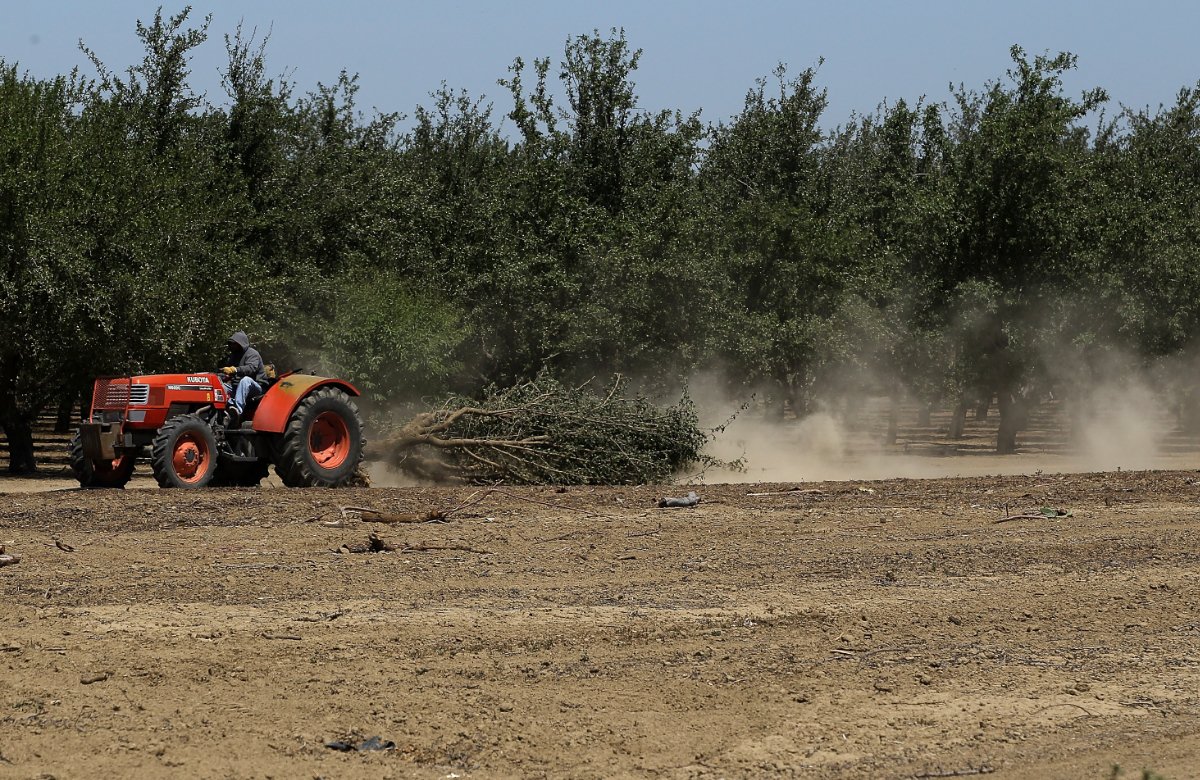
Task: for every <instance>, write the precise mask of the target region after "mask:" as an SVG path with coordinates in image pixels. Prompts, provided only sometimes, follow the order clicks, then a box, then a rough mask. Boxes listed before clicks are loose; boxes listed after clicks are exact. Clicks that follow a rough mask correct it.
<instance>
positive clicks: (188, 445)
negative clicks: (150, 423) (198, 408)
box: [150, 414, 217, 488]
mask: <svg viewBox="0 0 1200 780" xmlns="http://www.w3.org/2000/svg"><path fill="white" fill-rule="evenodd" d="M150 466H151V468H153V469H154V479H156V480H157V481H158V486H159V487H165V488H198V487H204V486H206V485H208V484H209V483H210V482H212V479H213V475H214V474H216V471H217V441H216V438H214V436H213V431H212V428H210V427H209V425H208V423H206V422H205V421H204V420H202V419H201V418H199V417H197V416H196V415H194V414H181V415H179V416H178V417H172V418H171V419H169V420H167V421H166V422H165V423H163V427H162V428H159V429H158V435H157V436H155V437H154V446H153V448H152V449H151V451H150Z"/></svg>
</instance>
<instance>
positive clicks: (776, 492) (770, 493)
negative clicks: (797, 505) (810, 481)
mask: <svg viewBox="0 0 1200 780" xmlns="http://www.w3.org/2000/svg"><path fill="white" fill-rule="evenodd" d="M824 492H825V491H824V490H817V489H816V488H808V489H807V490H801V489H800V488H792V489H791V490H770V491H767V492H766V493H747V494H746V495H748V496H753V497H755V498H758V497H759V496H815V495H819V494H822V493H824Z"/></svg>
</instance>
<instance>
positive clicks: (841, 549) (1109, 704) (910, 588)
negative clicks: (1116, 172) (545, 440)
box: [0, 471, 1200, 780]
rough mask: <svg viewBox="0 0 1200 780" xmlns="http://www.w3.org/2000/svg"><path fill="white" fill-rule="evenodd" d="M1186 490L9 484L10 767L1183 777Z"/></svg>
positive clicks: (377, 773)
mask: <svg viewBox="0 0 1200 780" xmlns="http://www.w3.org/2000/svg"><path fill="white" fill-rule="evenodd" d="M1196 477H1197V474H1195V473H1194V472H1183V471H1173V472H1172V471H1165V472H1135V473H1120V474H1116V473H1107V474H1105V473H1101V474H1081V475H1054V476H1048V475H1044V474H1034V475H1024V476H1008V477H972V478H959V479H926V480H888V481H879V482H840V483H824V484H816V483H806V484H801V485H797V484H795V483H786V484H758V485H721V486H708V487H703V488H700V489H698V492H699V493H700V494H701V496H702V497H703V502H702V503H701V504H700V505H699V506H698V507H696V508H693V509H658V508H656V507H655V502H656V500H657V499H658V498H660V497H662V496H663V495H664V494H668V493H677V492H678V488H664V487H643V488H634V489H617V488H595V489H571V490H569V491H567V492H563V493H559V492H555V490H553V489H551V488H540V489H505V490H503V491H497V492H492V493H486V492H478V493H477V492H475V491H473V490H472V489H448V488H447V489H428V488H394V489H379V488H376V489H369V490H368V489H358V490H346V491H322V490H284V489H260V490H215V489H214V490H203V491H195V492H191V491H168V490H157V489H155V490H125V491H90V492H84V491H77V490H56V491H52V492H23V493H7V494H5V495H0V544H4V545H5V546H6V547H7V551H8V553H10V554H16V555H19V556H21V557H22V560H21V562H20V563H18V564H16V565H13V566H7V567H4V568H0V777H2V778H9V777H12V778H38V777H41V778H44V777H48V776H53V777H57V778H76V777H181V776H187V777H201V778H203V777H219V778H240V777H271V776H274V777H289V778H291V777H327V778H333V777H336V778H379V777H418V778H454V777H539V776H547V777H584V778H587V777H597V778H598V777H605V778H607V777H621V776H638V777H645V776H658V777H671V778H675V777H679V778H709V777H712V778H716V777H747V778H749V777H762V776H781V777H812V778H818V777H819V778H829V777H834V778H842V777H846V778H849V777H871V778H921V777H939V776H969V775H971V774H972V773H973V774H987V775H989V776H990V777H996V778H1001V777H1004V778H1028V777H1062V778H1097V780H1100V779H1101V778H1108V777H1110V776H1111V775H1112V771H1113V770H1112V768H1113V765H1114V764H1119V765H1121V766H1122V767H1124V774H1122V775H1121V776H1123V777H1138V776H1140V774H1141V770H1142V769H1143V768H1149V769H1153V770H1154V771H1156V772H1158V773H1160V774H1161V775H1164V776H1166V777H1168V778H1186V777H1195V776H1196V773H1197V769H1196V768H1197V767H1198V766H1200V615H1198V614H1197V603H1198V600H1200V546H1198V545H1197V532H1200V504H1198V502H1200V484H1198V483H1197V479H1196ZM43 484H44V486H48V485H46V484H45V483H43ZM791 488H801V489H802V490H790V489H791ZM7 490H8V484H7V483H5V482H4V481H3V480H0V491H7ZM781 491H786V492H781ZM763 493H765V494H769V495H755V494H763ZM468 499H471V500H475V501H478V503H475V504H473V505H471V506H468V507H466V508H463V509H461V510H459V511H458V512H456V513H453V514H451V516H450V522H449V523H447V524H436V525H435V524H405V525H385V524H380V523H363V522H360V521H359V520H357V519H355V518H354V517H350V518H346V519H345V520H344V521H343V519H342V512H340V511H339V507H341V506H347V505H350V506H365V507H373V508H376V509H379V510H381V511H384V512H390V513H414V514H415V513H424V512H427V511H429V510H431V509H443V510H445V509H451V508H454V507H456V506H459V505H461V504H462V503H464V502H465V501H467V500H468ZM1042 507H1052V508H1055V509H1059V508H1061V509H1063V510H1066V511H1069V512H1070V513H1071V514H1070V516H1065V517H1056V518H1049V517H1035V518H1032V519H1019V520H1011V521H1008V522H996V521H997V520H1000V519H1002V518H1004V517H1006V516H1008V515H1014V514H1026V513H1033V512H1035V511H1036V510H1040V509H1041V508H1042ZM351 514H353V513H351ZM329 522H340V523H341V527H336V526H329V525H326V523H329ZM372 531H374V532H375V533H376V534H377V536H378V537H379V538H380V539H381V540H383V541H384V542H387V543H389V544H390V545H393V546H396V547H398V548H400V549H399V550H397V551H393V552H374V553H371V552H363V553H356V552H350V550H351V549H357V548H361V547H363V546H366V544H367V542H368V536H369V534H370V533H371V532H372ZM405 546H408V547H409V548H420V547H422V546H423V547H425V548H427V549H408V550H405V549H404V547H405ZM438 548H449V549H438ZM455 548H470V549H455ZM373 736H378V737H379V738H380V740H381V741H382V742H383V743H384V744H386V743H387V742H391V743H394V748H393V749H390V750H381V751H358V750H351V751H349V752H340V751H337V750H335V749H333V748H330V747H327V746H326V744H327V743H330V742H338V741H341V742H345V743H348V746H350V747H357V746H359V745H361V743H362V742H363V741H364V740H365V739H367V738H369V737H373Z"/></svg>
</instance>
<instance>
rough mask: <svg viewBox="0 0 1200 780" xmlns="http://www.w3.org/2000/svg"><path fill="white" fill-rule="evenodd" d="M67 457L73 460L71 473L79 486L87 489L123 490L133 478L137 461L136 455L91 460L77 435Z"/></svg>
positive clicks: (68, 447)
mask: <svg viewBox="0 0 1200 780" xmlns="http://www.w3.org/2000/svg"><path fill="white" fill-rule="evenodd" d="M67 456H68V457H69V458H70V460H71V471H72V473H74V474H75V479H77V480H79V486H80V487H85V488H123V487H125V485H126V484H128V482H129V479H130V477H132V476H133V464H134V461H135V460H137V454H136V453H128V454H126V455H122V456H121V457H119V458H116V459H115V460H101V461H93V460H89V459H88V458H87V456H85V455H84V454H83V440H82V439H80V437H79V434H78V433H76V434H75V436H74V437H73V438H72V439H71V443H70V444H69V445H68V446H67Z"/></svg>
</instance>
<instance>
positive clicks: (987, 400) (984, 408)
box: [975, 395, 992, 420]
mask: <svg viewBox="0 0 1200 780" xmlns="http://www.w3.org/2000/svg"><path fill="white" fill-rule="evenodd" d="M991 405H992V397H991V396H990V395H985V396H983V397H982V398H980V399H979V404H978V405H977V406H976V407H975V419H976V420H986V419H987V418H988V408H989V407H991Z"/></svg>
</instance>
